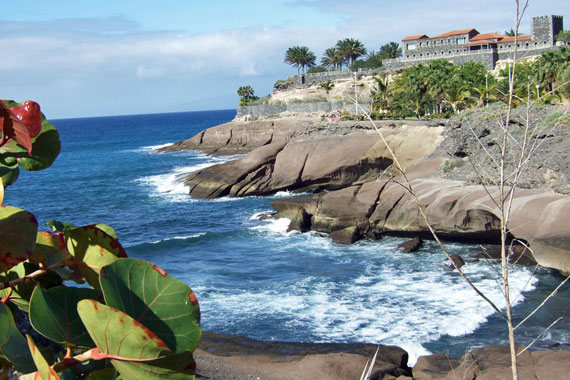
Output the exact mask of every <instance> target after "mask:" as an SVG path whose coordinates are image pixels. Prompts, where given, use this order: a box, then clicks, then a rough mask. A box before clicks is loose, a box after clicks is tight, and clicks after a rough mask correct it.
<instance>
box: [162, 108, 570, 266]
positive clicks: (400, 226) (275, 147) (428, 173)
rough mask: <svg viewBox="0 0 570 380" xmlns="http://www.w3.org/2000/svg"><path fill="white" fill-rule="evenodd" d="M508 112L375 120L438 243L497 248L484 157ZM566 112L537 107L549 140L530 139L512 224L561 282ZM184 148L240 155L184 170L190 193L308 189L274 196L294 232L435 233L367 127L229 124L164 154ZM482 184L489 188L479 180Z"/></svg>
mask: <svg viewBox="0 0 570 380" xmlns="http://www.w3.org/2000/svg"><path fill="white" fill-rule="evenodd" d="M503 111H504V110H502V109H500V108H493V109H485V110H481V109H480V110H469V111H467V112H466V113H463V114H461V115H458V116H456V117H454V118H452V119H450V120H427V121H423V120H404V121H388V120H385V121H380V122H377V126H378V128H379V129H380V130H381V131H382V133H383V134H384V136H385V137H386V140H387V142H388V144H389V145H390V147H391V149H392V150H393V151H394V152H395V153H396V155H397V156H398V158H399V160H400V163H401V164H402V166H404V167H405V168H406V175H407V177H408V179H409V181H410V183H411V185H412V186H413V188H414V190H415V191H416V193H417V194H418V195H419V199H420V202H422V204H423V206H424V207H425V208H426V212H427V216H428V220H429V221H430V223H431V224H432V225H433V226H434V227H435V229H436V231H438V233H439V234H440V236H441V237H443V238H445V239H450V240H455V241H466V242H473V241H475V242H479V243H483V244H493V243H496V242H497V237H498V226H499V218H498V216H497V215H498V211H497V208H496V206H495V205H494V201H493V199H492V198H491V197H490V196H489V195H491V196H492V197H495V198H496V197H497V196H498V190H497V188H496V187H493V175H492V170H491V169H492V166H493V163H492V160H489V159H488V158H487V157H486V156H485V154H486V152H487V151H488V150H491V149H495V150H496V149H497V147H496V136H497V134H498V133H499V132H498V131H497V129H498V128H499V126H500V122H501V120H502V119H501V118H502V117H503V114H504V112H503ZM567 111H568V110H567V107H563V106H543V107H541V108H539V109H537V110H536V111H535V112H533V115H534V119H533V120H531V122H532V123H535V124H536V125H541V126H542V127H541V128H542V129H543V131H544V133H543V134H541V135H540V136H539V137H538V138H537V139H536V140H537V142H538V143H540V145H539V148H540V149H539V150H538V151H537V152H536V153H535V154H534V156H533V159H532V160H531V161H530V162H529V164H528V167H527V170H526V171H525V173H527V174H525V175H524V176H523V177H522V179H521V183H520V184H519V188H518V189H517V191H516V193H515V198H514V202H513V208H512V213H511V218H510V231H511V234H512V236H513V237H514V238H516V239H518V240H520V241H521V242H522V243H523V244H525V245H527V246H529V247H530V250H531V251H532V256H533V257H534V259H535V260H536V261H537V262H538V264H540V265H541V266H544V267H548V268H553V269H556V270H558V271H559V272H561V273H562V274H563V275H568V274H570V196H568V195H567V194H568V193H569V190H568V189H569V186H568V179H569V178H570V157H569V154H570V153H569V152H568V149H567V146H568V142H570V132H569V129H570V128H568V127H569V125H570V119H569V118H568V117H567ZM555 116H557V117H555ZM524 118H525V114H524V111H523V110H520V111H518V110H517V111H515V114H514V116H513V118H512V122H511V123H513V124H515V125H516V126H517V128H518V129H522V126H523V125H524ZM474 136H475V137H477V138H478V139H475V138H474ZM182 149H193V150H201V151H204V152H207V153H210V154H236V153H239V154H244V156H242V157H241V158H239V159H236V160H233V161H229V162H226V163H224V164H221V165H216V166H212V167H209V168H206V169H203V170H200V171H197V172H194V173H191V174H190V175H188V176H187V177H186V179H185V184H186V185H187V186H188V188H189V194H190V195H191V196H192V197H195V198H218V197H223V196H230V197H241V196H253V195H257V196H259V195H270V194H274V193H275V192H278V191H291V192H299V193H310V194H311V195H309V196H304V197H300V198H290V199H281V200H277V201H275V202H274V203H273V208H274V209H275V211H276V215H275V216H274V217H275V218H281V217H286V218H289V219H291V220H292V226H293V227H294V228H295V227H296V228H297V229H299V230H301V231H307V230H314V231H318V232H323V233H328V234H332V235H333V237H334V236H339V237H340V241H348V242H354V241H357V240H359V239H378V238H380V237H381V236H382V235H384V234H399V235H406V236H420V237H429V235H430V234H429V230H428V229H427V226H426V225H425V223H424V221H423V220H422V218H421V217H420V214H419V212H418V210H417V207H416V204H415V201H414V199H413V198H412V197H411V196H410V194H409V192H408V191H407V190H406V189H405V187H404V186H402V185H403V182H404V181H403V178H402V177H401V174H400V173H397V172H395V171H394V169H393V166H392V160H391V157H390V155H389V154H388V151H387V149H386V147H385V145H384V143H383V142H382V141H381V140H380V138H379V136H378V134H377V132H376V131H375V129H374V126H373V125H372V123H371V122H367V121H330V120H328V119H326V118H319V117H291V118H273V119H268V120H261V121H250V122H244V121H238V120H236V121H233V122H230V123H227V124H223V125H220V126H216V127H213V128H210V129H207V130H205V131H203V132H201V133H200V134H198V135H196V136H194V137H192V138H190V139H188V140H185V141H182V142H178V143H176V144H173V145H172V146H169V147H167V148H164V149H163V151H164V152H168V151H176V150H182ZM515 153H516V152H515ZM508 159H509V158H507V161H508ZM513 160H514V158H513ZM473 162H475V164H473V165H472V163H473ZM508 162H509V161H508ZM473 167H475V169H476V171H475V170H474V169H473ZM474 172H477V173H479V176H478V177H477V176H475V175H474V174H473V173H474ZM480 179H482V180H483V181H485V182H486V184H487V185H488V186H489V187H488V188H487V189H485V188H484V187H483V186H481V184H478V183H477V181H479V180H480ZM488 192H489V193H488Z"/></svg>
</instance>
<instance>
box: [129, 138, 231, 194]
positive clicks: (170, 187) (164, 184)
mask: <svg viewBox="0 0 570 380" xmlns="http://www.w3.org/2000/svg"><path fill="white" fill-rule="evenodd" d="M156 147H158V146H156ZM157 149H158V148H157ZM235 157H236V156H225V157H210V156H206V155H204V154H198V155H194V156H193V158H194V159H200V158H203V159H207V161H205V162H200V163H197V164H194V165H188V166H178V167H175V168H173V169H172V170H171V171H170V172H168V173H164V174H157V175H152V176H147V177H142V178H139V179H138V180H137V182H138V183H141V184H143V185H146V186H148V187H150V188H151V191H150V196H151V197H160V198H164V199H166V200H168V201H170V202H174V203H177V202H190V201H191V198H190V197H189V196H188V187H187V186H186V185H185V184H184V180H185V178H186V176H187V175H188V174H190V173H193V172H197V171H200V170H203V169H206V168H208V167H210V166H214V165H218V164H221V163H224V162H227V161H229V160H232V159H235Z"/></svg>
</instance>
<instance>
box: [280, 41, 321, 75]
mask: <svg viewBox="0 0 570 380" xmlns="http://www.w3.org/2000/svg"><path fill="white" fill-rule="evenodd" d="M316 59H317V57H316V56H315V53H313V52H312V51H311V50H309V48H308V47H306V46H293V47H290V48H289V49H287V51H286V52H285V60H284V61H285V63H288V64H289V65H291V66H295V67H296V68H297V74H300V72H301V71H302V72H303V74H304V73H305V68H306V67H308V68H311V67H313V66H315V60H316Z"/></svg>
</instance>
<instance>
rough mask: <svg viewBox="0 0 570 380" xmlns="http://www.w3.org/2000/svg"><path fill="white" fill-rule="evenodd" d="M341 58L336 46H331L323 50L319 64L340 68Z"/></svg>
mask: <svg viewBox="0 0 570 380" xmlns="http://www.w3.org/2000/svg"><path fill="white" fill-rule="evenodd" d="M342 64H343V58H342V57H341V56H340V54H339V51H338V49H337V48H335V47H332V48H328V49H327V50H325V54H324V55H323V58H321V65H322V66H324V67H332V68H334V69H336V68H341V67H342Z"/></svg>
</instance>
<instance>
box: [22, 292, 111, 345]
mask: <svg viewBox="0 0 570 380" xmlns="http://www.w3.org/2000/svg"><path fill="white" fill-rule="evenodd" d="M100 298H101V293H100V292H98V291H96V290H93V289H88V288H75V287H66V286H58V287H55V288H51V289H49V290H44V289H42V288H41V287H39V286H38V287H36V289H35V290H34V293H33V294H32V298H31V300H30V308H29V310H30V311H29V313H30V322H31V324H32V326H33V327H34V329H36V331H37V332H39V333H40V334H42V335H43V336H45V337H46V338H48V339H50V340H52V341H54V342H57V343H61V344H63V345H65V346H67V347H93V341H92V340H91V337H90V336H89V334H88V333H87V330H86V329H85V326H83V323H82V322H81V319H80V318H79V314H77V303H78V302H79V301H81V300H84V299H100Z"/></svg>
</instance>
